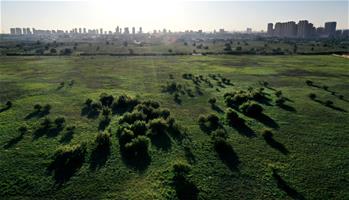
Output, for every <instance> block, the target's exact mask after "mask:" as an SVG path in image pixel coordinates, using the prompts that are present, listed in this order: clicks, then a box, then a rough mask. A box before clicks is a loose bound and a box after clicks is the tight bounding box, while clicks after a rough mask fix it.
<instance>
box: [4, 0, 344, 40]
mask: <svg viewBox="0 0 349 200" xmlns="http://www.w3.org/2000/svg"><path fill="white" fill-rule="evenodd" d="M305 19H306V20H309V21H311V22H312V23H313V24H314V26H316V27H318V26H323V23H324V22H326V21H336V22H337V29H348V27H349V25H348V24H349V23H348V1H335V2H333V1H331V2H330V1H304V2H303V1H267V2H265V1H176V0H172V1H171V0H167V1H140V0H134V1H1V27H0V28H1V32H2V33H9V32H10V28H11V27H35V28H38V29H63V30H70V29H72V28H76V27H87V28H104V30H114V29H115V27H116V26H117V25H118V26H120V27H126V26H127V27H132V26H136V27H143V31H144V32H151V31H153V30H154V29H161V30H162V29H163V28H166V29H168V30H171V31H184V30H199V29H201V30H203V31H205V32H211V31H213V30H214V29H216V30H218V29H220V28H224V29H225V30H227V31H244V30H246V28H247V27H249V28H252V30H253V31H261V30H264V31H266V29H267V26H266V25H267V23H269V22H272V23H275V22H279V21H280V22H286V21H295V22H298V21H299V20H305Z"/></svg>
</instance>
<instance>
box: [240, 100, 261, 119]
mask: <svg viewBox="0 0 349 200" xmlns="http://www.w3.org/2000/svg"><path fill="white" fill-rule="evenodd" d="M240 109H241V110H242V112H244V113H245V114H246V115H248V116H258V115H260V114H262V112H263V107H262V106H260V105H259V104H257V103H251V102H246V103H244V104H242V105H241V106H240Z"/></svg>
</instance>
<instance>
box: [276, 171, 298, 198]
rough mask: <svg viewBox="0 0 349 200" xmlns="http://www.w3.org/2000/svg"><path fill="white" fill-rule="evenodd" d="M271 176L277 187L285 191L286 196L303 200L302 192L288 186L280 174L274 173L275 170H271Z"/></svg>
mask: <svg viewBox="0 0 349 200" xmlns="http://www.w3.org/2000/svg"><path fill="white" fill-rule="evenodd" d="M273 177H274V178H275V180H276V182H277V186H278V188H279V189H281V190H283V191H284V192H286V194H287V195H288V196H290V197H291V198H293V199H297V200H304V199H305V198H304V196H303V195H302V194H300V193H299V192H297V190H295V189H294V188H292V187H290V186H289V185H288V183H287V182H286V181H285V180H284V179H282V177H281V176H280V175H278V174H277V173H276V171H275V170H273Z"/></svg>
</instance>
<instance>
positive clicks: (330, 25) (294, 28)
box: [267, 20, 349, 38]
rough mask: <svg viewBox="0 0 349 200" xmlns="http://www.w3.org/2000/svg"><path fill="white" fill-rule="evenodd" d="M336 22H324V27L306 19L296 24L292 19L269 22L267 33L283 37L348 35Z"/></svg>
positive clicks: (334, 36) (333, 36) (347, 31)
mask: <svg viewBox="0 0 349 200" xmlns="http://www.w3.org/2000/svg"><path fill="white" fill-rule="evenodd" d="M336 27H337V22H326V23H325V26H324V27H318V28H316V27H314V25H313V24H312V23H309V22H308V21H307V20H301V21H299V22H298V23H297V24H296V22H294V21H290V22H277V23H276V24H275V26H274V24H273V23H269V24H268V27H267V33H268V35H269V36H273V37H284V38H341V37H348V36H349V30H337V29H336Z"/></svg>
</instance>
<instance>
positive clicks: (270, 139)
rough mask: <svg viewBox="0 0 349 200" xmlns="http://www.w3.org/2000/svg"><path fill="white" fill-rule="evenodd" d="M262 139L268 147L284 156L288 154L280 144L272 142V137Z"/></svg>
mask: <svg viewBox="0 0 349 200" xmlns="http://www.w3.org/2000/svg"><path fill="white" fill-rule="evenodd" d="M264 139H265V141H266V142H267V144H268V145H269V146H270V147H272V148H274V149H276V150H278V151H280V152H281V153H282V154H284V155H287V154H289V151H288V150H287V149H286V147H285V146H284V145H283V144H281V143H280V142H278V141H276V140H274V138H273V137H264Z"/></svg>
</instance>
